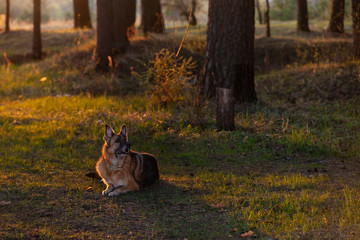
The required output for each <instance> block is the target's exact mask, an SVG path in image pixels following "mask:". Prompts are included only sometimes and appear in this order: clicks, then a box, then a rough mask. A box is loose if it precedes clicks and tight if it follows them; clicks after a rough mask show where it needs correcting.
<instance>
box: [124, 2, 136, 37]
mask: <svg viewBox="0 0 360 240" xmlns="http://www.w3.org/2000/svg"><path fill="white" fill-rule="evenodd" d="M126 8H127V9H128V11H127V13H126V14H127V20H128V24H127V36H128V38H131V37H133V36H134V35H135V21H136V0H127V3H126Z"/></svg>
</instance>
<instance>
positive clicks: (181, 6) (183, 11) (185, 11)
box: [175, 0, 199, 26]
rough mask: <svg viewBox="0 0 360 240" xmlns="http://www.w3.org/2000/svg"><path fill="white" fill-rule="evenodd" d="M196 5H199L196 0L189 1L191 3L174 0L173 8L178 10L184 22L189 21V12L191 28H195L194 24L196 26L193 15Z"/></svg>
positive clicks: (195, 19) (183, 0)
mask: <svg viewBox="0 0 360 240" xmlns="http://www.w3.org/2000/svg"><path fill="white" fill-rule="evenodd" d="M198 4H199V2H198V0H191V1H185V0H176V1H175V7H176V8H177V9H178V10H179V13H180V15H181V16H183V17H184V18H185V19H186V20H188V19H189V16H190V12H191V19H190V25H193V26H196V24H197V18H196V16H195V13H196V7H197V6H198Z"/></svg>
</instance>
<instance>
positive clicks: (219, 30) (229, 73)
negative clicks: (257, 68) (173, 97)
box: [202, 0, 257, 102]
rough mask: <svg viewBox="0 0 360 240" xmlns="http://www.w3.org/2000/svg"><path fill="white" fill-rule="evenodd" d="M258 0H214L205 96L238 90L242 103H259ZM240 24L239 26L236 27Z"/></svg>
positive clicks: (237, 97) (208, 45) (209, 29)
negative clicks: (256, 61) (256, 58)
mask: <svg viewBox="0 0 360 240" xmlns="http://www.w3.org/2000/svg"><path fill="white" fill-rule="evenodd" d="M254 16H255V2H254V0H241V1H239V0H224V1H218V0H210V1H209V20H208V28H207V29H208V30H207V44H206V54H205V65H204V75H203V82H202V87H203V92H204V94H205V95H206V96H208V97H214V96H215V91H216V88H217V87H222V88H229V89H233V90H234V97H235V98H236V99H237V100H238V101H240V102H254V101H256V100H257V98H256V93H255V84H254V31H255V22H254ZM234 23H236V24H234Z"/></svg>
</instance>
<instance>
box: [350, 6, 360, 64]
mask: <svg viewBox="0 0 360 240" xmlns="http://www.w3.org/2000/svg"><path fill="white" fill-rule="evenodd" d="M351 3H352V4H351V8H352V23H353V52H354V57H355V58H356V59H359V58H360V0H352V1H351Z"/></svg>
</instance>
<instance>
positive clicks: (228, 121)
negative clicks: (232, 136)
mask: <svg viewBox="0 0 360 240" xmlns="http://www.w3.org/2000/svg"><path fill="white" fill-rule="evenodd" d="M233 92H234V91H233V90H232V89H228V88H216V128H217V129H218V130H227V131H232V130H234V129H235V124H234V118H235V109H234V94H233Z"/></svg>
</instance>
